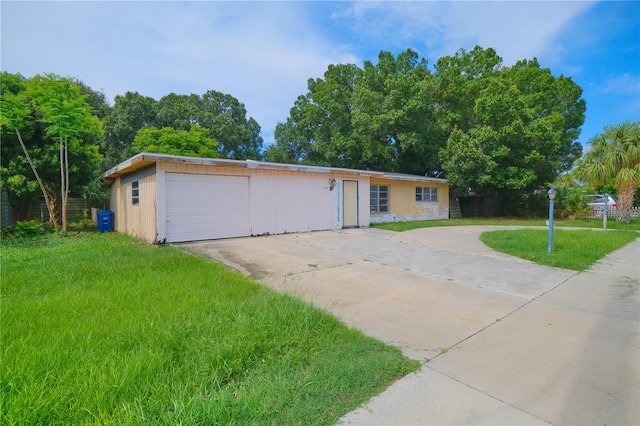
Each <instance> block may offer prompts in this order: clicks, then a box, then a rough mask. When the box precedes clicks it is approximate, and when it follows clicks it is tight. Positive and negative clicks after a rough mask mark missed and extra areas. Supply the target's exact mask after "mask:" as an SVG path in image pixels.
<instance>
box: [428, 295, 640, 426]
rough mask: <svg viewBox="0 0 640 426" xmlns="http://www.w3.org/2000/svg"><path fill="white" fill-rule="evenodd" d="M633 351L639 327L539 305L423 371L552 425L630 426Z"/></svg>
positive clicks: (639, 365)
mask: <svg viewBox="0 0 640 426" xmlns="http://www.w3.org/2000/svg"><path fill="white" fill-rule="evenodd" d="M603 308H605V307H604V306H603ZM639 348H640V333H639V328H638V322H637V321H633V320H628V319H624V318H620V317H617V316H611V315H607V314H603V313H600V312H591V311H589V310H587V309H582V308H571V307H566V308H560V306H559V305H557V304H547V303H543V302H539V303H531V304H529V305H527V306H525V307H523V308H522V309H520V310H518V311H517V312H515V313H513V314H512V315H510V316H509V317H508V318H506V319H505V320H503V321H500V322H499V323H496V324H495V325H493V326H492V327H489V328H487V329H485V330H483V332H482V333H479V334H477V335H474V336H472V337H471V338H469V339H468V340H466V341H465V342H462V343H460V344H458V345H457V346H456V347H455V348H453V349H452V350H450V351H449V352H448V353H447V354H446V356H441V357H438V358H436V359H435V360H433V361H432V362H430V363H429V364H428V366H429V368H432V369H434V370H437V371H439V372H441V373H443V374H446V375H448V376H450V377H452V378H453V379H455V380H457V381H460V382H462V383H465V384H466V385H468V386H471V387H473V388H475V389H478V390H479V391H481V392H483V393H486V394H489V395H492V396H493V397H494V398H497V399H499V400H501V401H505V402H506V403H508V404H510V405H513V406H515V407H518V408H520V409H521V410H523V411H526V412H528V413H531V414H533V415H534V416H536V417H538V418H542V419H544V420H545V421H548V422H550V423H553V424H619V425H631V424H640V408H639V407H638V405H637V401H638V397H639V396H640V381H639V380H638V379H639V378H640V362H639V359H638V350H639ZM633 401H635V402H633Z"/></svg>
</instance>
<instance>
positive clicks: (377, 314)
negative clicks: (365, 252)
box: [262, 260, 527, 360]
mask: <svg viewBox="0 0 640 426" xmlns="http://www.w3.org/2000/svg"><path fill="white" fill-rule="evenodd" d="M262 282H263V283H265V284H267V285H269V286H270V287H272V288H274V289H276V290H278V291H283V292H286V293H289V294H294V295H296V296H299V297H301V298H303V299H305V300H308V301H311V302H313V303H315V304H316V305H317V306H320V307H323V308H325V309H327V310H328V311H329V312H331V313H333V314H334V315H336V316H337V317H338V318H340V319H341V320H342V321H344V322H346V323H347V324H349V325H353V326H355V327H357V328H359V329H361V330H363V331H364V332H365V333H366V334H368V335H370V336H373V337H376V338H378V339H379V340H382V341H383V342H385V343H389V344H392V345H395V346H398V347H399V348H401V349H402V351H403V352H404V354H405V355H407V356H409V357H412V358H415V359H420V360H426V359H429V358H433V357H434V356H436V355H438V354H440V353H442V352H443V351H446V350H447V349H448V348H450V347H451V346H453V345H455V344H456V343H457V342H459V341H461V340H463V339H465V338H467V337H468V336H470V335H472V334H474V333H477V332H479V331H480V330H482V329H483V328H485V327H487V326H488V325H491V324H493V323H495V322H496V320H498V319H500V318H502V317H504V316H506V315H508V314H509V313H511V312H513V311H514V310H515V309H517V308H518V307H520V306H521V305H522V304H523V303H526V301H527V299H525V298H522V297H518V296H513V295H508V294H504V293H500V292H493V291H486V290H483V289H479V288H476V287H469V286H467V285H465V284H459V283H455V282H451V281H447V280H442V279H439V278H434V277H430V278H429V279H428V280H427V279H425V277H424V276H423V275H422V274H419V273H415V272H412V271H407V270H404V269H398V268H395V267H392V266H388V265H380V264H376V263H372V262H367V261H363V260H359V261H354V263H351V264H348V265H344V266H339V267H334V268H327V269H320V270H316V271H312V272H307V273H302V274H295V275H287V276H284V277H282V276H281V277H271V278H266V279H263V280H262Z"/></svg>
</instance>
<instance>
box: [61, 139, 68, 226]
mask: <svg viewBox="0 0 640 426" xmlns="http://www.w3.org/2000/svg"><path fill="white" fill-rule="evenodd" d="M60 154H62V152H61V153H60ZM61 160H62V158H61ZM61 192H62V232H63V233H64V234H65V235H66V233H67V200H68V199H69V142H68V141H67V139H66V138H65V140H64V183H63V185H62V188H61Z"/></svg>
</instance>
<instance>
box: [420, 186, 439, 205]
mask: <svg viewBox="0 0 640 426" xmlns="http://www.w3.org/2000/svg"><path fill="white" fill-rule="evenodd" d="M416 201H422V202H424V201H438V188H423V187H417V188H416Z"/></svg>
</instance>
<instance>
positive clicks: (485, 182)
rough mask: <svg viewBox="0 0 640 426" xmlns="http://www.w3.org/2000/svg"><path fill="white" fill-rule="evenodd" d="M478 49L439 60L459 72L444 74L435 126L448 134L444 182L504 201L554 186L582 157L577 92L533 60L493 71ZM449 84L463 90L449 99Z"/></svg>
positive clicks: (493, 63) (491, 60)
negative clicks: (503, 197)
mask: <svg viewBox="0 0 640 426" xmlns="http://www.w3.org/2000/svg"><path fill="white" fill-rule="evenodd" d="M478 49H479V48H476V49H474V51H472V53H471V54H469V55H466V54H465V53H464V52H459V53H458V54H457V56H456V58H455V60H453V61H451V60H444V59H443V60H440V61H439V64H442V63H445V64H450V63H462V64H464V65H465V66H463V67H461V68H447V69H446V73H444V74H445V75H446V77H447V78H446V79H445V82H444V83H443V82H442V81H441V83H443V85H442V86H441V91H442V93H441V98H442V99H445V100H446V101H445V105H446V108H443V109H442V110H440V117H441V122H442V123H443V124H445V125H446V126H451V130H448V132H450V135H449V137H448V140H447V145H446V147H445V148H443V149H442V151H441V152H440V157H441V159H442V162H443V164H442V165H443V168H444V169H445V170H446V172H447V178H448V180H449V183H451V184H452V185H453V186H458V187H463V188H472V189H473V190H474V191H475V192H477V193H493V194H496V193H501V194H505V195H506V194H509V193H511V194H516V193H523V192H528V191H531V190H534V189H536V188H539V187H542V186H544V185H545V184H546V183H548V182H553V181H554V180H555V179H556V177H557V176H558V174H559V173H560V172H561V171H563V170H567V169H568V168H569V167H570V165H571V164H572V163H573V161H574V160H575V159H576V158H578V157H579V156H580V153H581V146H580V144H579V143H577V142H576V138H577V137H578V135H579V128H580V126H581V125H582V123H583V121H584V112H585V109H586V107H585V102H584V100H583V99H581V95H582V89H580V87H579V86H578V85H576V84H575V83H574V82H573V81H571V79H569V78H566V77H554V76H553V75H551V72H550V71H549V70H548V69H542V68H541V67H540V65H539V64H538V62H537V61H536V60H535V59H534V60H532V61H520V62H518V63H517V64H516V65H514V66H513V67H511V68H504V67H501V66H500V67H498V64H500V63H501V61H500V60H499V58H497V57H496V56H495V55H494V54H493V53H491V52H489V53H488V54H486V52H485V51H480V50H478ZM460 55H462V57H460ZM465 55H466V57H465ZM478 58H480V59H478ZM478 60H486V61H487V62H486V63H485V64H482V63H481V64H475V63H474V62H475V61H478ZM467 64H473V66H471V69H468V67H466V65H467ZM441 69H442V68H441ZM478 70H480V71H478ZM439 71H440V69H439ZM456 72H458V73H460V75H459V76H458V75H456ZM437 73H438V71H437V72H436V74H437ZM469 78H470V79H471V81H467V80H468V79H469ZM451 81H458V82H459V84H460V85H461V86H462V87H464V88H465V89H464V90H461V91H459V92H456V93H455V95H452V93H454V91H453V88H452V86H451V85H450V84H449V83H450V82H451ZM456 90H458V89H456ZM457 96H460V97H461V98H460V99H456V97H457Z"/></svg>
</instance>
